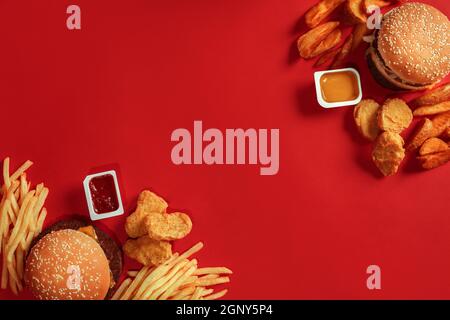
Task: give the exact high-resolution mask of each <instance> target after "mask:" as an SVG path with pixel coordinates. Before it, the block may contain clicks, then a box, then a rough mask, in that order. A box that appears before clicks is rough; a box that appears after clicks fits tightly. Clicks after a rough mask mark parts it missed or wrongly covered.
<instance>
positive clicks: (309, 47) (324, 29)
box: [297, 21, 339, 59]
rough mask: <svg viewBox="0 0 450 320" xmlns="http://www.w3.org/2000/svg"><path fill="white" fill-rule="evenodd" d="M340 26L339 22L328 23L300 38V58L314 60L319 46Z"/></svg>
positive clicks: (298, 44)
mask: <svg viewBox="0 0 450 320" xmlns="http://www.w3.org/2000/svg"><path fill="white" fill-rule="evenodd" d="M338 26H339V22H337V21H330V22H326V23H324V24H321V25H320V26H318V27H315V28H314V29H312V30H310V31H308V32H307V33H305V34H304V35H302V36H301V37H300V38H298V41H297V49H298V53H299V55H300V57H302V58H304V59H310V58H312V56H311V55H312V53H313V52H314V50H315V49H316V48H317V46H318V45H319V44H320V43H321V42H322V41H323V40H324V39H325V38H326V37H328V35H329V34H330V33H331V32H332V31H333V30H335V29H336V28H337V27H338Z"/></svg>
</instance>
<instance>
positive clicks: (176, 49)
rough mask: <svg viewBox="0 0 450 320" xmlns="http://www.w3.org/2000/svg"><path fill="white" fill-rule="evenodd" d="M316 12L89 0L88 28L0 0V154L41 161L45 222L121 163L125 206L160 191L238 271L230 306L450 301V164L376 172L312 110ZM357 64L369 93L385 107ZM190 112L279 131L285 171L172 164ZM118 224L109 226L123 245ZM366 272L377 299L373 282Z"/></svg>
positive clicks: (219, 1)
mask: <svg viewBox="0 0 450 320" xmlns="http://www.w3.org/2000/svg"><path fill="white" fill-rule="evenodd" d="M315 2H316V1H315V0H314V1H299V0H283V1H279V0H242V1H230V0H213V1H211V0H190V1H183V0H166V1H144V0H142V1H87V0H86V1H82V0H78V1H76V4H78V5H79V6H80V7H81V10H82V30H81V31H69V30H67V28H66V17H67V14H66V8H67V6H68V5H69V4H73V3H74V2H73V1H71V2H68V1H61V0H58V1H57V0H53V1H50V0H47V1H12V0H10V1H2V2H1V3H0V34H1V37H0V39H1V43H2V49H1V50H0V70H1V76H0V88H1V89H0V103H1V107H0V108H1V109H0V110H1V114H0V119H1V127H0V128H1V131H2V135H1V137H2V138H1V148H0V156H1V157H2V158H3V157H5V156H7V155H8V156H11V157H12V165H13V167H16V166H18V165H19V164H21V163H22V162H23V161H25V160H26V159H31V160H33V161H34V163H35V165H34V166H33V167H32V169H30V170H29V175H30V178H31V180H32V181H33V183H38V182H41V181H44V182H45V183H46V184H47V185H48V186H49V188H50V192H51V193H50V196H49V199H48V200H47V204H46V206H47V208H48V210H49V217H48V218H47V221H46V223H47V225H48V224H50V223H51V222H54V221H57V220H58V219H60V218H61V217H62V216H64V215H68V214H72V213H81V214H83V215H86V216H87V207H86V203H85V199H84V194H83V189H82V180H83V178H84V177H85V175H86V174H88V173H91V172H95V171H96V168H98V167H106V168H111V167H113V168H118V170H119V171H120V176H121V185H122V197H123V200H124V203H125V208H126V210H127V213H130V212H132V210H133V208H134V205H135V201H136V198H137V195H138V193H139V192H140V191H141V190H142V189H144V188H150V189H151V190H153V191H155V192H157V193H158V194H160V195H162V196H163V197H165V198H166V199H167V201H168V202H169V204H170V207H171V208H173V209H176V210H185V211H186V212H188V213H189V214H190V215H191V216H192V219H193V222H194V228H193V231H192V233H191V234H190V235H189V236H188V237H187V238H185V239H183V240H180V241H177V242H176V243H175V245H174V248H175V250H177V251H178V250H184V249H186V248H188V247H190V246H191V245H192V244H194V243H195V242H197V241H199V240H202V241H204V243H205V248H204V249H203V250H202V251H201V252H200V253H199V254H198V255H197V257H198V259H199V261H200V265H202V266H216V265H225V266H228V267H230V268H231V269H233V271H234V275H233V276H232V282H231V284H229V285H228V286H227V287H229V289H230V291H229V293H228V295H227V298H229V299H232V298H234V299H244V298H250V299H252V298H255V299H310V298H311V299H323V298H324V299H330V298H338V299H341V298H342V299H348V298H358V299H359V298H367V299H372V298H376V299H378V298H387V299H391V298H405V299H408V298H446V299H448V298H450V273H449V272H448V270H450V258H449V255H448V252H449V246H450V232H449V231H450V215H449V194H448V190H449V186H450V179H449V178H450V166H448V165H447V166H445V167H441V168H439V169H436V170H432V171H429V172H421V171H420V170H418V168H417V164H416V163H415V161H414V159H409V161H406V163H405V165H404V166H403V167H402V168H401V172H400V173H399V174H397V175H396V176H393V177H390V178H381V177H380V174H379V173H378V172H377V170H376V169H375V168H374V166H373V164H372V163H371V161H370V150H371V146H370V144H369V145H368V144H365V143H364V142H363V141H362V140H361V139H360V138H359V136H358V135H357V133H356V131H355V128H354V125H353V123H352V118H351V113H352V109H351V108H340V109H335V110H324V109H321V108H320V107H319V106H318V105H317V103H316V101H315V93H314V90H313V77H312V73H313V71H314V69H313V68H312V64H313V62H305V61H299V60H298V59H297V58H296V57H297V54H296V52H295V40H296V38H297V37H298V35H299V34H300V33H301V32H302V30H304V26H303V23H302V20H301V17H302V15H303V13H304V12H305V11H306V10H307V9H308V8H309V7H310V6H311V5H312V4H313V3H315ZM427 3H430V4H434V5H435V6H436V7H438V8H439V9H441V10H442V11H444V12H445V13H446V14H449V10H450V6H449V3H448V1H444V0H441V1H437V0H435V1H431V0H430V1H427ZM363 54H364V48H360V50H359V51H358V52H356V54H355V55H354V56H353V57H352V61H353V62H355V63H356V65H357V67H358V68H359V70H360V72H361V75H362V79H363V91H364V96H365V97H375V98H376V99H378V100H379V101H382V100H383V99H384V98H385V97H386V96H387V94H389V92H388V91H387V90H384V89H382V88H380V87H379V86H378V85H377V84H375V82H374V81H373V80H372V79H371V78H370V76H369V75H368V71H367V68H366V65H365V63H364V59H363ZM194 120H203V126H204V128H210V127H215V128H219V129H222V130H225V129H226V128H239V127H241V128H280V171H279V173H278V175H275V176H260V175H259V168H258V167H256V166H251V165H240V166H237V165H236V166H207V165H201V166H175V165H173V164H172V162H171V160H170V151H171V148H172V146H173V143H171V142H170V134H171V132H172V131H173V130H174V129H176V128H183V127H184V128H188V129H190V130H192V126H193V121H194ZM124 219H125V216H121V217H118V218H113V219H109V220H104V221H103V222H101V223H99V225H100V226H101V227H103V228H105V229H106V230H109V231H110V233H113V234H115V236H116V237H117V238H118V239H119V240H120V241H124V240H125V239H126V236H125V233H124V231H123V223H124ZM127 261H128V260H127ZM370 264H377V265H379V266H380V267H381V270H382V290H378V291H377V290H375V291H369V290H368V289H367V288H366V278H367V275H366V273H365V272H366V268H367V266H368V265H370ZM127 266H130V263H129V262H128V263H127ZM20 297H21V298H28V297H29V295H28V294H23V295H21V296H20ZM0 298H13V296H12V295H11V294H10V293H8V292H5V291H2V292H0Z"/></svg>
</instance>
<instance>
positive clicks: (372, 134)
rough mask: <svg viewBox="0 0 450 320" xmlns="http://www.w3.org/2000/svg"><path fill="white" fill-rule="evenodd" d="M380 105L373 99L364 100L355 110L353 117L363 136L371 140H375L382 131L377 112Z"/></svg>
mask: <svg viewBox="0 0 450 320" xmlns="http://www.w3.org/2000/svg"><path fill="white" fill-rule="evenodd" d="M379 108H380V105H379V104H378V103H377V102H376V101H375V100H372V99H365V100H362V101H361V102H360V103H359V104H358V105H357V106H356V107H355V109H354V111H353V118H354V119H355V123H356V126H357V127H358V129H359V132H360V133H361V134H362V136H363V137H364V138H366V139H368V140H370V141H375V139H376V138H377V137H378V134H379V133H380V128H379V127H378V122H377V114H378V109H379Z"/></svg>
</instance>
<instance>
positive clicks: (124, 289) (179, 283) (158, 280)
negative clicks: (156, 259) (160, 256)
mask: <svg viewBox="0 0 450 320" xmlns="http://www.w3.org/2000/svg"><path fill="white" fill-rule="evenodd" d="M202 247H203V243H201V242H199V243H197V244H196V245H194V246H193V247H192V248H190V249H189V250H187V251H186V252H184V253H183V254H181V255H179V254H178V253H175V254H174V255H173V256H172V257H171V258H170V259H169V260H167V261H166V262H165V263H163V264H161V265H159V266H153V267H148V266H145V267H143V268H142V269H141V270H139V271H129V272H128V278H127V279H125V280H124V281H123V282H122V284H121V285H120V286H119V288H118V289H117V291H116V292H115V294H114V295H113V297H112V298H111V300H215V299H219V298H221V297H223V296H224V295H225V294H226V293H227V289H224V290H221V291H218V292H214V289H212V288H209V287H210V286H214V285H218V284H222V283H228V282H230V278H229V277H228V276H226V275H229V274H232V271H231V270H230V269H228V268H225V267H214V268H198V267H197V260H196V259H192V260H189V257H191V256H192V255H193V254H195V253H196V252H198V251H200V250H201V249H202Z"/></svg>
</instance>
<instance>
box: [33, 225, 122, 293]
mask: <svg viewBox="0 0 450 320" xmlns="http://www.w3.org/2000/svg"><path fill="white" fill-rule="evenodd" d="M121 271H122V252H121V250H120V248H119V246H118V245H117V244H116V243H115V241H114V240H112V239H111V238H110V237H109V236H108V235H107V234H106V233H105V232H103V231H102V230H100V229H99V228H97V227H94V226H91V225H89V224H87V223H85V222H84V221H82V220H65V221H61V222H58V223H56V224H54V225H53V226H51V227H49V228H48V229H46V230H45V231H44V232H42V233H41V234H40V235H39V237H38V238H36V240H35V241H34V243H33V244H32V248H31V250H30V252H29V254H28V257H27V260H26V267H25V285H26V286H27V287H28V288H29V289H30V291H31V292H32V294H33V295H34V296H35V297H36V298H37V299H40V300H103V299H106V298H108V297H110V296H111V293H112V291H113V289H114V287H115V284H116V283H117V281H118V279H119V277H120V273H121Z"/></svg>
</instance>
